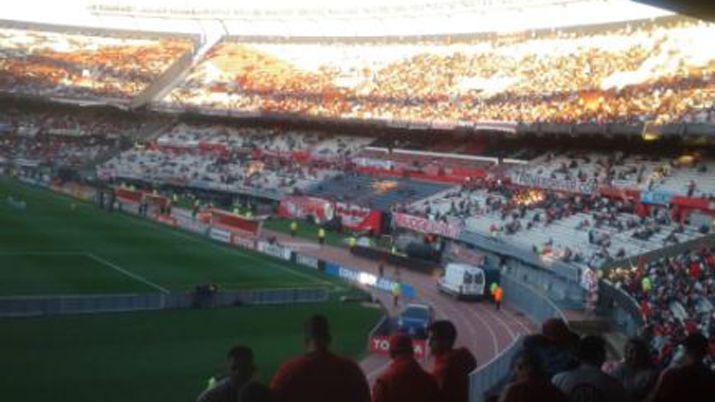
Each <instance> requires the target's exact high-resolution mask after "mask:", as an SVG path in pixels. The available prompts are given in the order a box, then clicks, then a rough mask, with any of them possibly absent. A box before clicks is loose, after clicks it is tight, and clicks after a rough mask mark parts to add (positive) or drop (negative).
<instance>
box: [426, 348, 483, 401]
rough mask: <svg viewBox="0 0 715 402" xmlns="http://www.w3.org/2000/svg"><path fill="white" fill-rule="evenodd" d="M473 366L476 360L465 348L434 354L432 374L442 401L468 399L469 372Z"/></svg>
mask: <svg viewBox="0 0 715 402" xmlns="http://www.w3.org/2000/svg"><path fill="white" fill-rule="evenodd" d="M475 368H477V360H476V359H475V358H474V356H473V355H472V353H471V352H469V350H467V349H466V348H459V349H453V350H451V351H449V352H447V353H444V354H441V355H438V356H435V361H434V368H433V370H432V375H434V377H435V379H436V380H437V385H438V386H439V389H440V394H441V399H442V401H443V402H467V401H468V400H469V373H471V372H472V371H474V369H475Z"/></svg>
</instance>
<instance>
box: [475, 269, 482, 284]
mask: <svg viewBox="0 0 715 402" xmlns="http://www.w3.org/2000/svg"><path fill="white" fill-rule="evenodd" d="M474 283H476V284H477V285H481V284H482V283H484V273H482V272H478V273H476V274H474Z"/></svg>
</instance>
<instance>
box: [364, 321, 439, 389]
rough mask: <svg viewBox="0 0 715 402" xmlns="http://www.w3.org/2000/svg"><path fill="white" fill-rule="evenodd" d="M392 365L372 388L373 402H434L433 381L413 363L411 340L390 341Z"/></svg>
mask: <svg viewBox="0 0 715 402" xmlns="http://www.w3.org/2000/svg"><path fill="white" fill-rule="evenodd" d="M389 352H390V358H391V359H392V363H390V367H389V368H388V369H387V370H386V371H385V373H383V374H382V375H381V376H380V377H379V378H378V379H377V380H375V384H374V385H373V387H372V400H373V402H403V401H409V402H438V401H439V400H440V399H439V389H438V388H437V381H435V379H434V377H432V376H431V375H430V374H429V373H427V372H426V371H424V369H422V367H421V366H420V364H419V363H418V362H417V361H416V360H415V357H414V349H413V346H412V339H410V338H409V337H408V336H406V335H402V334H398V335H393V336H392V337H391V338H390V349H389Z"/></svg>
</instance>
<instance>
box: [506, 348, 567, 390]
mask: <svg viewBox="0 0 715 402" xmlns="http://www.w3.org/2000/svg"><path fill="white" fill-rule="evenodd" d="M514 370H515V371H516V381H514V382H513V383H511V384H509V385H508V386H507V387H506V388H505V389H504V391H503V392H502V394H501V398H500V399H499V402H566V401H567V400H566V396H564V394H563V393H562V392H561V391H559V389H558V388H556V387H555V386H553V385H552V384H551V382H549V379H548V377H547V375H546V372H545V371H544V369H543V368H542V367H541V364H540V363H539V358H538V356H537V355H536V354H534V353H532V352H524V353H522V354H521V355H520V356H519V358H518V359H517V360H516V363H515V364H514Z"/></svg>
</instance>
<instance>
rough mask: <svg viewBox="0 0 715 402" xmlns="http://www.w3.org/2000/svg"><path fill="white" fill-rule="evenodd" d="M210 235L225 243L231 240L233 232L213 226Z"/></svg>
mask: <svg viewBox="0 0 715 402" xmlns="http://www.w3.org/2000/svg"><path fill="white" fill-rule="evenodd" d="M209 237H210V238H212V239H214V240H218V241H220V242H223V243H230V242H231V232H229V231H227V230H223V229H217V228H211V229H210V230H209Z"/></svg>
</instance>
